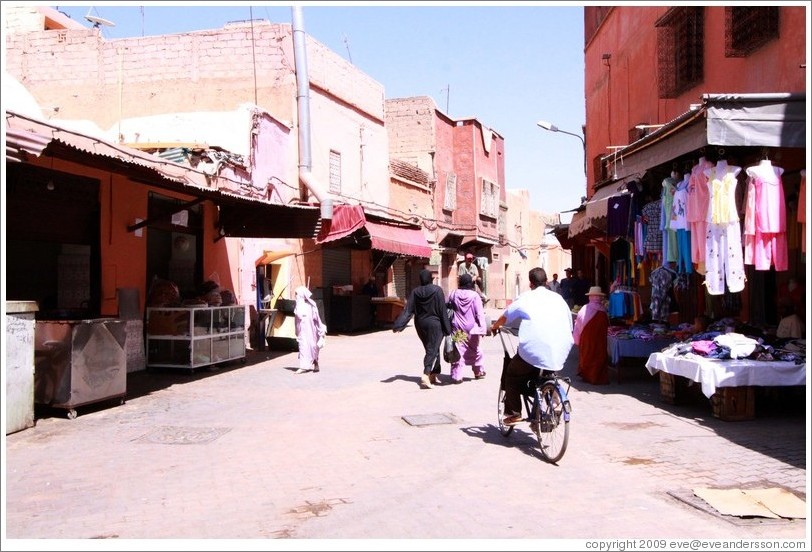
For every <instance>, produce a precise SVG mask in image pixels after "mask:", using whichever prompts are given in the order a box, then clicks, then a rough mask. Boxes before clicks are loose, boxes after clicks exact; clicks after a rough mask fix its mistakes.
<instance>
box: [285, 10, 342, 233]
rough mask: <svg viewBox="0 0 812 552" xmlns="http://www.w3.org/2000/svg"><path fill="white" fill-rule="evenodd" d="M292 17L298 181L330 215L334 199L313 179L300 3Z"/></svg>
mask: <svg viewBox="0 0 812 552" xmlns="http://www.w3.org/2000/svg"><path fill="white" fill-rule="evenodd" d="M291 13H292V18H293V25H292V26H293V59H294V65H295V67H296V103H297V107H298V114H299V181H300V182H301V183H302V184H304V185H305V186H307V189H308V190H310V192H311V193H312V194H313V195H314V196H315V197H316V199H317V200H318V202H319V205H320V207H321V218H323V219H332V218H333V199H332V198H331V197H330V196H329V194H328V193H327V191H326V189H325V187H324V186H322V185H321V184H320V183H318V182H316V178H315V177H314V176H313V173H312V172H310V171H311V169H312V167H313V161H312V158H311V154H310V77H309V76H308V74H307V48H306V35H305V32H304V22H303V21H304V20H303V17H302V7H301V6H293V7H291Z"/></svg>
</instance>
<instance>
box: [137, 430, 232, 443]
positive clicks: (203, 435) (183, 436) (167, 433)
mask: <svg viewBox="0 0 812 552" xmlns="http://www.w3.org/2000/svg"><path fill="white" fill-rule="evenodd" d="M229 431H231V428H228V427H176V426H165V427H159V428H158V429H155V430H153V431H151V432H149V433H147V434H146V435H142V436H141V437H139V438H138V439H137V440H136V441H137V442H139V443H153V444H158V445H203V444H206V443H211V442H212V441H214V440H215V439H217V438H218V437H220V436H221V435H225V434H226V433H228V432H229Z"/></svg>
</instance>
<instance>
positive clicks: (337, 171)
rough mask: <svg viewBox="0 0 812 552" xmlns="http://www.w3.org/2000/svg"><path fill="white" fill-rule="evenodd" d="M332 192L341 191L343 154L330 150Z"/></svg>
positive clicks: (337, 192) (338, 192)
mask: <svg viewBox="0 0 812 552" xmlns="http://www.w3.org/2000/svg"><path fill="white" fill-rule="evenodd" d="M330 192H331V193H334V194H340V193H341V154H340V153H338V152H337V151H333V150H330Z"/></svg>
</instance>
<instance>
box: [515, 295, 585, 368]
mask: <svg viewBox="0 0 812 552" xmlns="http://www.w3.org/2000/svg"><path fill="white" fill-rule="evenodd" d="M503 316H504V317H505V321H506V322H505V323H506V324H507V325H508V326H513V325H515V323H516V322H518V321H521V325H520V326H519V346H518V348H517V353H518V355H519V356H520V357H521V358H522V360H524V361H525V362H527V363H528V364H531V365H533V366H535V367H536V368H541V369H544V370H561V369H562V368H563V367H564V362H565V361H566V360H567V356H568V355H569V352H570V349H571V348H572V345H573V343H574V341H573V339H572V312H571V311H570V309H569V307H568V306H567V303H566V301H564V298H563V297H561V296H560V295H558V294H557V293H554V292H552V291H550V290H549V289H547V288H546V287H543V286H540V287H537V288H536V289H531V290H529V291H525V292H524V293H522V294H521V295H519V297H518V298H517V299H516V300H515V301H513V302H512V303H511V304H510V305H508V307H507V308H506V309H505V312H504V313H503Z"/></svg>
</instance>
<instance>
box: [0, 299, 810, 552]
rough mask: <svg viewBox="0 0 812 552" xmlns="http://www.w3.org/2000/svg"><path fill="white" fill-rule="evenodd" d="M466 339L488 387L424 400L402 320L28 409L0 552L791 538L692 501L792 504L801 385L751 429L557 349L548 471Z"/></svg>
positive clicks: (12, 439)
mask: <svg viewBox="0 0 812 552" xmlns="http://www.w3.org/2000/svg"><path fill="white" fill-rule="evenodd" d="M498 314H499V312H498V311H495V310H494V311H492V313H491V318H492V319H495V318H496V317H497V316H498ZM483 350H484V353H485V356H486V367H487V374H488V375H487V377H486V378H485V379H482V380H474V379H473V373H472V371H471V369H470V368H466V372H465V380H464V382H463V383H462V384H459V385H454V384H451V383H449V376H448V373H449V368H448V364H446V363H443V376H442V379H443V381H444V382H445V383H444V384H443V385H440V386H437V387H435V388H434V389H428V390H426V389H421V388H420V387H419V380H420V374H421V360H422V347H421V345H420V342H419V340H418V338H417V335H416V333H415V331H414V328H413V327H412V326H410V327H408V328H407V329H406V330H405V331H403V332H402V333H397V334H396V333H393V332H391V331H388V330H382V331H371V332H368V333H359V334H355V335H330V336H328V338H327V344H326V346H325V348H324V349H323V351H322V354H321V362H320V365H321V371H320V372H319V373H305V374H299V375H297V374H295V373H294V371H295V370H296V367H297V366H296V364H297V362H296V353H295V352H287V351H249V353H248V356H247V358H246V362H245V363H240V362H233V363H229V364H227V365H224V366H220V367H217V368H212V369H199V370H197V371H195V372H189V371H186V370H168V369H163V370H151V371H148V372H137V373H133V374H130V375H129V376H128V395H127V400H126V403H125V404H123V405H119V404H118V401H112V404H111V402H105V403H98V404H96V405H89V406H87V407H81V408H79V409H78V411H79V416H78V417H77V418H76V419H74V420H69V419H67V417H66V416H65V413H64V412H63V411H59V410H56V411H54V410H51V411H47V410H45V409H39V408H38V419H37V422H36V426H35V427H33V428H29V429H26V430H23V431H20V432H17V433H13V434H11V435H8V436H6V438H5V447H4V458H3V467H4V471H5V473H4V476H5V480H4V485H3V492H4V508H3V516H4V527H3V545H2V549H3V550H18V549H19V550H22V549H27V550H31V549H33V550H45V549H68V548H70V547H71V546H78V547H79V548H78V549H82V550H85V549H122V547H123V548H127V547H128V546H136V548H135V549H144V548H145V547H147V546H149V547H153V548H154V547H157V548H158V549H167V548H166V547H167V546H170V547H175V546H179V547H181V548H183V546H184V543H194V545H193V547H192V548H193V549H198V550H202V549H218V550H221V549H224V548H228V546H234V547H236V549H247V548H249V547H252V546H259V547H260V548H261V549H268V548H271V547H273V548H279V549H285V550H288V549H293V548H294V547H297V548H298V549H306V548H302V547H307V546H309V547H312V548H319V549H330V548H333V547H340V546H341V545H346V543H347V542H350V541H348V540H346V539H357V540H356V541H355V542H354V544H353V545H352V549H355V550H358V549H394V548H396V547H397V546H398V544H399V543H400V546H403V547H404V548H402V549H405V550H413V549H418V548H424V547H427V548H426V549H432V550H436V549H438V547H443V548H448V549H454V548H455V547H456V546H461V547H462V548H460V549H466V550H474V549H485V550H487V549H493V548H494V547H496V546H499V547H502V545H499V544H498V543H497V542H496V541H493V540H485V539H522V540H514V541H511V542H510V543H508V544H507V545H505V546H508V547H509V549H510V550H517V549H525V548H526V549H534V550H540V549H550V548H549V547H550V546H552V547H553V548H557V549H561V543H562V542H564V543H566V542H567V541H566V540H563V541H562V540H561V539H612V541H611V542H612V543H613V544H614V548H615V549H622V548H619V546H620V544H619V541H618V542H616V541H617V540H618V539H694V538H696V539H799V540H802V539H806V540H805V549H808V548H809V534H810V533H809V524H808V522H807V521H806V520H803V519H795V520H771V519H766V518H739V517H735V516H722V515H721V514H719V513H718V512H717V511H716V510H714V509H713V508H711V507H710V506H709V505H708V504H707V503H705V502H704V501H703V500H702V499H699V498H698V497H696V496H695V495H694V493H693V489H695V488H705V487H711V488H763V487H779V488H784V489H787V490H789V491H791V492H793V493H795V494H796V495H797V496H799V497H801V498H802V499H804V500H805V499H806V496H807V494H808V491H809V480H808V478H807V467H808V459H807V453H806V450H807V447H808V442H807V438H808V426H807V417H808V413H807V408H808V407H807V404H806V403H807V402H808V397H806V396H804V393H803V392H802V390H800V389H797V388H796V389H794V390H795V391H798V393H792V392H791V391H792V390H784V392H781V393H779V394H777V396H776V399H775V400H769V398H770V397H769V396H767V397H762V396H761V395H759V400H761V403H758V402H757V404H756V419H755V420H750V421H740V422H725V421H722V420H719V419H716V418H714V417H713V416H712V411H711V406H710V403H709V401H708V400H707V399H704V398H702V397H701V396H700V397H699V400H694V401H691V402H689V404H685V405H670V404H667V403H665V402H664V401H663V400H662V399H661V397H660V393H659V384H658V380H657V379H656V378H655V377H652V376H650V375H649V374H648V372H647V371H646V370H645V368H643V363H644V359H639V363H638V366H637V367H636V368H634V367H631V368H629V367H627V368H626V369H625V372H624V378H623V381H622V383H620V384H618V383H617V382H616V380H615V379H614V378H613V380H612V383H611V384H610V385H605V386H593V385H590V384H586V383H583V382H581V381H579V380H578V378H577V377H575V366H576V365H577V348H576V349H574V350H573V353H572V354H571V355H570V359H569V360H568V363H567V366H566V368H565V370H564V374H565V375H570V376H572V378H573V387H572V389H571V391H570V398H571V401H572V405H573V416H572V422H571V424H570V426H571V431H570V441H569V448H568V450H567V452H566V454H565V455H564V457H563V459H562V460H561V461H560V462H559V463H558V464H557V465H553V464H549V463H546V462H544V461H543V460H542V459H541V458H540V456H539V454H538V449H537V446H536V445H537V443H536V441H535V439H534V438H533V437H532V434H531V433H530V432H529V427H528V426H527V424H522V425H519V426H517V428H516V430H514V432H513V433H512V435H510V436H509V437H508V438H505V437H502V436H501V435H500V433H499V431H498V429H497V427H496V421H497V415H496V400H497V392H498V383H499V382H498V380H499V377H498V376H499V373H500V370H501V367H502V360H503V353H502V345H501V343H500V340H499V338H498V337H485V338H483ZM807 393H808V391H807ZM43 539H60V540H56V541H48V540H43ZM63 539H80V540H79V541H65V540H63ZM89 539H92V540H89ZM136 539H138V540H136ZM140 539H182V540H177V541H168V540H165V541H161V542H157V543H149V542H147V543H146V544H145V543H144V541H140ZM208 539H231V540H230V541H222V540H220V541H214V542H212V541H209V540H208ZM252 539H253V540H252ZM256 539H282V540H281V541H276V542H275V543H270V542H268V541H267V540H259V541H258V540H256ZM337 539H341V540H337ZM381 539H386V540H385V541H383V542H381ZM390 539H391V540H390ZM395 539H397V540H395ZM433 539H455V540H449V541H445V542H442V543H439V542H436V541H434V540H433ZM77 543H78V544H77ZM128 543H129V544H128ZM132 543H138V544H132ZM229 543H232V544H229ZM233 543H236V544H233ZM373 543H375V544H373ZM460 543H461V544H460ZM550 543H557V544H558V546H555V545H553V544H550ZM623 543H626V544H623V546H625V547H626V548H625V549H627V550H632V549H653V548H656V547H659V546H658V545H657V544H656V542H654V541H649V542H648V544H649V546H640V544H644V541H637V542H634V541H623ZM630 543H634V546H633V545H632V544H630ZM621 544H622V543H621ZM189 546H192V545H191V544H190V545H189ZM369 547H371V548H369ZM190 549H191V548H190Z"/></svg>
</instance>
